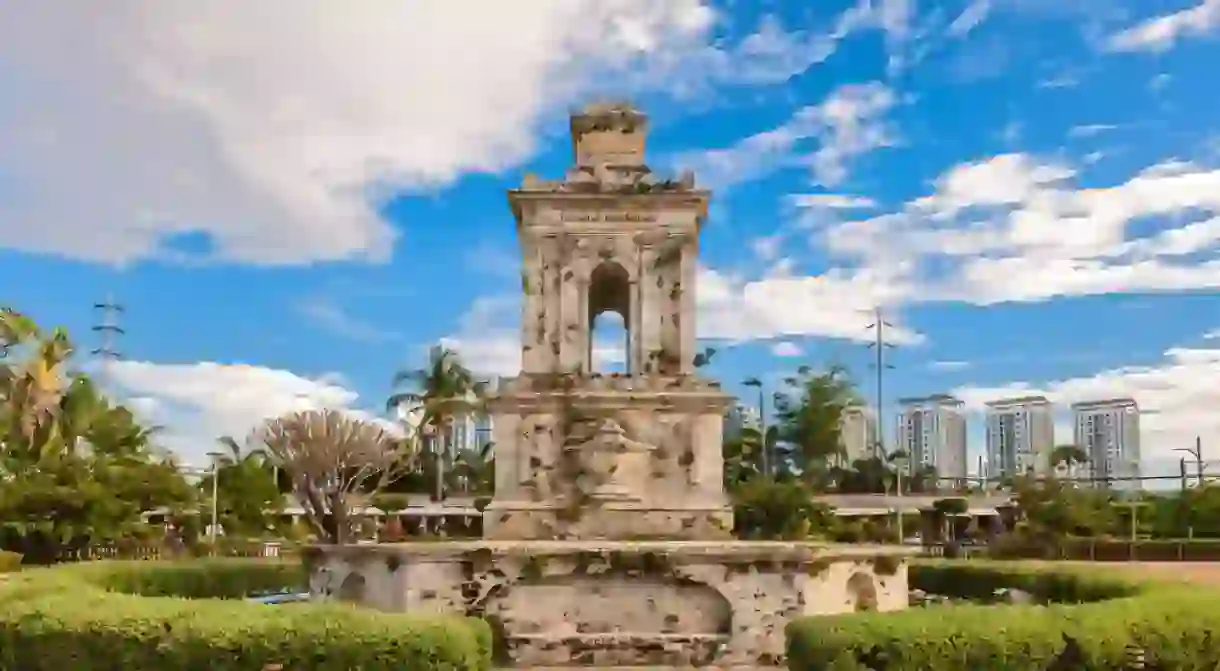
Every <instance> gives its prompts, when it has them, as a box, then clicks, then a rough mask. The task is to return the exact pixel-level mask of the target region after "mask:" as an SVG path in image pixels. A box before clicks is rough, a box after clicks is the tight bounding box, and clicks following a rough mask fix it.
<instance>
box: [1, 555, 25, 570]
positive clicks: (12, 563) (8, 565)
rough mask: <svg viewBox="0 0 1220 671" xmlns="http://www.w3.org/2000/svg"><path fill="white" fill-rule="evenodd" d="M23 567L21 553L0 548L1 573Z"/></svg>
mask: <svg viewBox="0 0 1220 671" xmlns="http://www.w3.org/2000/svg"><path fill="white" fill-rule="evenodd" d="M20 569H21V554H20V553H18V552H6V551H4V550H0V573H12V572H13V571H17V570H20Z"/></svg>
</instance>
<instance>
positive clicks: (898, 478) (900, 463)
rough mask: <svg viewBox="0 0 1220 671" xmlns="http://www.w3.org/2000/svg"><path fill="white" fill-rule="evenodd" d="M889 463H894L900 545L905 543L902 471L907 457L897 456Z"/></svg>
mask: <svg viewBox="0 0 1220 671" xmlns="http://www.w3.org/2000/svg"><path fill="white" fill-rule="evenodd" d="M891 463H893V464H894V473H895V480H894V489H895V490H896V491H897V492H898V544H899V545H902V544H905V543H906V540H907V537H906V533H905V532H904V530H903V520H902V515H903V510H902V471H903V469H904V468H906V465H907V458H906V457H905V456H897V457H894V459H893V460H892V462H891Z"/></svg>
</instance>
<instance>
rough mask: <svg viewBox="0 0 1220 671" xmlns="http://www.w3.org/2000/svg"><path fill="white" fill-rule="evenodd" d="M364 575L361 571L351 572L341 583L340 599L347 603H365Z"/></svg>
mask: <svg viewBox="0 0 1220 671" xmlns="http://www.w3.org/2000/svg"><path fill="white" fill-rule="evenodd" d="M365 586H366V585H365V580H364V576H362V575H360V574H359V573H354V572H353V573H349V574H347V577H346V578H344V579H343V582H342V583H340V584H339V593H338V596H339V600H340V601H343V602H346V603H364V591H365Z"/></svg>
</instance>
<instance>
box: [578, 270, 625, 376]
mask: <svg viewBox="0 0 1220 671" xmlns="http://www.w3.org/2000/svg"><path fill="white" fill-rule="evenodd" d="M588 304H589V315H588V318H589V321H588V324H587V325H586V332H587V333H588V335H589V337H588V343H589V351H588V353H587V355H586V359H587V361H588V366H589V371H590V372H623V373H627V374H628V375H630V374H631V373H632V370H631V357H630V356H629V355H628V352H630V351H631V327H632V324H631V277H630V275H628V274H627V269H626V268H624V267H623V266H622V265H620V264H619V263H617V262H614V261H603V262H602V263H600V264H599V265H598V266H597V267H596V268H594V269H593V273H592V274H591V275H590V276H589V302H588ZM618 362H621V363H620V364H619V365H617V366H616V365H615V364H616V363H618ZM606 364H608V365H606ZM615 368H619V370H614V369H615Z"/></svg>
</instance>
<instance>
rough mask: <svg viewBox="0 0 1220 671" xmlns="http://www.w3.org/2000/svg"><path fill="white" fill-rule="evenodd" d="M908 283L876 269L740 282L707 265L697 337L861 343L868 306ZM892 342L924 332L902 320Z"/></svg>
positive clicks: (899, 293)
mask: <svg viewBox="0 0 1220 671" xmlns="http://www.w3.org/2000/svg"><path fill="white" fill-rule="evenodd" d="M906 291H907V287H905V286H904V285H903V284H902V283H901V282H899V281H896V280H895V279H894V278H893V277H890V276H887V275H886V274H883V273H880V272H875V271H843V270H831V271H828V272H826V273H825V274H823V275H820V276H814V277H791V276H777V277H776V276H773V277H768V278H764V279H761V280H744V279H742V278H738V277H734V276H731V275H725V274H722V273H720V272H717V271H715V270H712V269H710V268H703V269H701V270H700V272H699V280H698V286H697V288H696V296H697V301H698V307H699V316H698V320H699V321H698V324H699V337H700V338H709V339H717V340H728V341H744V340H754V339H761V338H782V337H786V336H805V335H817V336H824V337H830V338H843V339H847V340H857V341H866V340H869V339H870V338H871V337H872V336H871V335H870V332H869V331H868V325H869V324H870V323H872V319H873V314H872V312H871V310H872V309H873V307H874V306H876V305H885V304H890V303H893V302H896V301H897V300H899V299H903V298H906V293H905V292H906ZM888 333H889V335H890V336H891V338H892V341H893V342H895V343H905V344H911V343H918V342H922V341H923V336H922V335H921V334H919V333H916V332H914V331H912V330H910V329H908V328H906V327H904V326H902V325H901V324H896V325H895V328H893V329H891V330H890V331H889V332H888Z"/></svg>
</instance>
